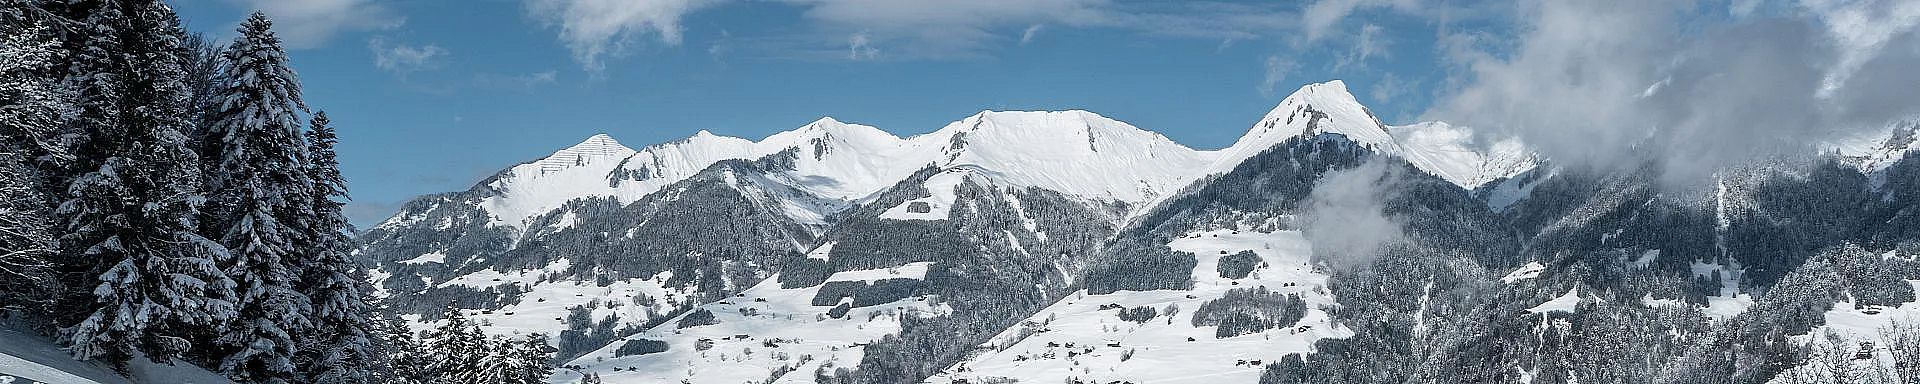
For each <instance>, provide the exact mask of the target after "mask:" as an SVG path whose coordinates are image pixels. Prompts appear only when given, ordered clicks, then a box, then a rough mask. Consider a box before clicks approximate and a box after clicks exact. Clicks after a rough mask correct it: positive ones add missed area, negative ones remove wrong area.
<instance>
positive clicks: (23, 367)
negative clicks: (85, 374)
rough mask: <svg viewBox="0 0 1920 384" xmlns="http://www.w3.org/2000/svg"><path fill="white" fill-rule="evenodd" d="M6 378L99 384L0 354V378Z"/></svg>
mask: <svg viewBox="0 0 1920 384" xmlns="http://www.w3.org/2000/svg"><path fill="white" fill-rule="evenodd" d="M6 376H19V377H20V378H24V379H27V380H33V381H35V382H42V383H47V384H99V383H100V382H98V381H93V380H87V379H85V378H81V377H80V376H74V375H73V374H71V373H66V372H63V371H61V370H58V369H53V367H48V366H45V365H40V364H39V363H34V362H31V361H27V359H22V358H18V357H14V356H13V355H7V354H0V378H4V377H6ZM15 382H17V381H15Z"/></svg>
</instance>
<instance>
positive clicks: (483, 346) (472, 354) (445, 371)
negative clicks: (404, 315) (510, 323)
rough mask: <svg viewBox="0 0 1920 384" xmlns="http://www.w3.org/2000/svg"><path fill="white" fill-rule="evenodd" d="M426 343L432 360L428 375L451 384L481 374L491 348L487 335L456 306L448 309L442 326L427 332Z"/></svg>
mask: <svg viewBox="0 0 1920 384" xmlns="http://www.w3.org/2000/svg"><path fill="white" fill-rule="evenodd" d="M423 342H424V344H425V348H423V349H424V350H425V352H426V355H427V359H428V360H429V362H428V363H427V366H428V367H429V368H430V369H429V371H430V373H429V374H428V376H431V377H433V378H434V379H435V380H442V381H451V382H467V381H465V380H467V379H470V378H472V376H471V375H472V374H474V373H478V372H480V371H481V368H482V367H481V361H482V360H483V359H484V357H485V356H486V354H487V349H489V348H488V347H489V345H488V344H487V338H486V335H484V334H482V333H480V329H479V328H477V327H475V326H474V325H473V322H471V321H468V320H467V316H466V315H463V314H461V313H460V309H459V308H453V307H448V308H447V315H446V318H445V319H444V320H443V321H442V322H441V323H440V326H438V327H435V328H434V329H432V330H429V331H427V335H426V340H424V341H423Z"/></svg>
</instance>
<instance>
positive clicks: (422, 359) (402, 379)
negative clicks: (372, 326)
mask: <svg viewBox="0 0 1920 384" xmlns="http://www.w3.org/2000/svg"><path fill="white" fill-rule="evenodd" d="M381 351H383V352H385V353H386V354H385V355H384V356H383V357H385V358H386V360H385V363H386V368H387V369H386V370H384V371H382V372H380V373H381V378H380V381H381V382H384V383H390V384H420V383H428V382H431V381H432V380H433V377H432V376H431V374H432V372H433V371H432V361H431V360H430V359H428V358H427V354H426V350H425V349H423V348H422V346H421V344H420V342H419V340H418V339H416V338H414V336H413V330H412V329H410V328H408V327H407V322H406V321H405V320H401V319H398V318H391V319H388V320H387V321H386V322H385V323H383V324H382V327H381Z"/></svg>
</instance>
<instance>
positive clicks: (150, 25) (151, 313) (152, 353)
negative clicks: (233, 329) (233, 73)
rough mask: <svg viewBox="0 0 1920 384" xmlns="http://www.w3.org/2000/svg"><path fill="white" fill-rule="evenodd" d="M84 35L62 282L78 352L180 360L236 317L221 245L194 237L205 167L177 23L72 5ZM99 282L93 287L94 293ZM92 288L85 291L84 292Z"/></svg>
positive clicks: (71, 342) (146, 8)
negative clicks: (192, 145)
mask: <svg viewBox="0 0 1920 384" xmlns="http://www.w3.org/2000/svg"><path fill="white" fill-rule="evenodd" d="M69 6H70V8H71V10H72V11H75V12H77V13H78V14H79V15H80V16H81V17H80V18H81V19H83V20H85V22H84V23H83V25H85V26H86V29H84V30H81V31H78V32H77V34H79V35H80V36H78V38H79V43H78V44H77V45H78V46H79V52H78V53H77V54H76V55H75V57H74V58H73V60H72V62H73V63H72V65H71V66H70V67H69V68H70V70H73V73H72V75H71V77H69V78H68V84H69V85H70V86H73V87H74V88H73V89H75V91H76V92H77V95H76V98H77V100H78V102H77V107H78V108H77V110H76V111H75V116H76V117H77V119H78V120H77V121H75V122H74V123H75V124H74V125H73V127H74V129H73V132H72V135H70V136H71V137H74V138H78V139H79V140H72V141H69V142H70V143H73V144H74V145H75V146H74V147H73V148H74V150H73V153H74V155H75V156H76V157H75V163H74V167H73V169H75V170H76V171H77V174H76V175H75V176H74V177H73V178H72V179H71V181H70V182H69V183H68V184H67V198H66V200H65V201H64V202H63V203H61V204H60V206H59V208H58V209H57V211H56V212H55V216H56V219H57V220H60V222H61V225H63V228H61V230H62V231H63V235H62V236H61V238H60V243H61V251H62V253H63V254H66V255H68V257H69V258H70V260H63V262H64V264H66V265H65V266H64V268H63V269H62V271H63V272H65V273H69V274H70V276H73V278H72V279H71V280H70V281H72V282H73V283H74V284H76V285H75V286H76V287H79V286H84V287H91V289H87V290H80V289H76V290H75V291H77V292H76V294H75V295H73V296H74V297H76V298H84V299H82V300H72V301H73V307H74V308H71V309H74V310H75V311H74V312H75V313H78V314H81V315H82V316H84V317H83V318H81V319H79V320H78V321H77V323H73V325H72V326H71V327H69V328H68V329H67V333H66V336H65V341H66V343H67V344H68V347H69V348H68V349H69V351H70V352H71V353H73V354H74V356H75V357H77V358H80V359H106V360H109V361H112V362H116V363H119V362H124V361H126V360H127V359H128V358H131V357H133V356H134V355H135V354H136V353H140V354H144V355H146V357H147V358H149V359H152V360H155V361H170V360H173V359H176V358H179V357H180V356H182V355H183V354H185V353H187V352H188V351H189V350H190V349H191V348H193V347H194V346H195V345H196V344H200V341H202V340H208V339H210V338H211V337H212V336H213V335H214V334H216V333H217V331H218V329H219V325H220V324H222V323H225V322H227V321H229V320H230V319H233V318H234V316H235V312H234V307H233V305H232V300H233V297H234V293H233V291H232V288H233V282H232V281H231V280H229V279H227V277H226V276H225V275H224V274H222V273H221V271H220V270H219V266H218V262H219V261H221V260H224V259H225V258H226V257H227V254H226V251H225V249H224V248H223V247H221V246H220V245H219V244H218V243H215V242H213V241H210V240H208V239H206V238H204V237H201V236H200V235H198V234H196V233H195V232H194V229H195V217H197V216H198V213H199V209H200V202H201V201H202V196H201V188H200V187H201V184H200V183H199V180H201V175H200V172H199V169H198V167H197V166H196V164H197V163H198V159H197V158H196V157H195V156H194V153H193V151H192V150H190V149H189V148H188V147H187V143H186V138H185V136H184V135H183V134H181V129H183V128H184V127H186V126H187V121H188V119H187V116H186V99H187V92H186V90H185V87H184V86H183V85H182V84H181V83H180V82H179V79H180V78H181V74H182V69H181V63H180V61H181V60H180V57H181V56H180V53H181V50H180V39H181V38H182V37H183V36H184V34H183V33H182V32H181V30H180V25H179V19H178V17H177V16H176V15H175V14H174V13H173V10H172V9H171V8H169V7H168V6H167V5H166V4H163V3H160V2H158V1H134V0H129V1H83V2H76V3H73V4H70V5H69ZM89 280H91V284H88V283H87V282H88V281H89ZM81 284H84V285H81Z"/></svg>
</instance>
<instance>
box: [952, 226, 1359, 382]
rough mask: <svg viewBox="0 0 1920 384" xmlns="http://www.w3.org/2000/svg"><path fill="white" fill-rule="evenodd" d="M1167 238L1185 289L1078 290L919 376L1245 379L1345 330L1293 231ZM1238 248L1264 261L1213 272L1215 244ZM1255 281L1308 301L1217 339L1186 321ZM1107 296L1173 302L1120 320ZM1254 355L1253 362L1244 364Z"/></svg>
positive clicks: (1139, 302) (1132, 302)
mask: <svg viewBox="0 0 1920 384" xmlns="http://www.w3.org/2000/svg"><path fill="white" fill-rule="evenodd" d="M1169 246H1170V247H1171V248H1173V249H1174V250H1179V251H1187V252H1193V253H1194V254H1195V255H1197V258H1198V261H1199V263H1198V265H1196V266H1195V267H1194V271H1193V280H1194V286H1193V289H1192V290H1159V291H1144V292H1133V291H1121V292H1115V293H1111V294H1105V295H1088V294H1085V291H1082V292H1081V293H1079V294H1075V295H1073V296H1070V297H1068V298H1067V299H1065V300H1062V301H1060V302H1058V303H1055V304H1054V305H1052V306H1049V307H1047V308H1046V309H1043V310H1041V311H1040V312H1039V313H1037V314H1034V315H1033V316H1032V317H1029V318H1027V319H1026V320H1025V321H1024V322H1023V323H1022V325H1018V326H1015V327H1014V328H1013V329H1010V330H1008V331H1006V332H1003V333H1001V334H1000V335H998V336H995V337H994V339H993V340H992V341H989V342H987V343H986V344H983V345H981V346H980V347H979V349H978V351H977V354H976V355H975V356H972V357H971V358H969V359H967V360H966V361H965V362H962V363H960V364H957V365H955V366H953V367H949V368H948V369H946V370H945V371H944V372H942V373H941V374H939V375H936V376H934V377H932V378H929V379H928V380H927V382H929V383H943V384H944V383H949V382H952V381H954V380H956V379H965V380H969V382H982V381H985V380H984V379H989V378H1012V379H1017V380H1020V382H1025V383H1058V382H1063V381H1064V380H1065V378H1068V377H1078V378H1082V379H1088V380H1090V381H1092V382H1100V383H1105V382H1109V381H1114V380H1119V381H1128V382H1134V383H1251V382H1255V381H1258V380H1259V377H1260V374H1261V370H1262V369H1263V366H1264V364H1266V363H1270V362H1273V361H1276V360H1279V359H1280V358H1281V357H1284V356H1286V355H1287V354H1291V353H1302V352H1308V351H1311V350H1312V348H1313V342H1314V341H1316V340H1319V339H1322V338H1328V337H1333V338H1343V337H1347V336H1351V335H1352V332H1351V331H1350V330H1348V329H1346V328H1339V327H1336V326H1334V325H1333V324H1332V323H1331V322H1330V321H1329V318H1328V315H1327V313H1326V312H1324V311H1322V310H1321V309H1320V306H1323V305H1332V304H1333V302H1334V300H1333V297H1331V296H1329V295H1328V294H1326V293H1325V290H1324V289H1325V288H1324V287H1325V284H1326V282H1327V276H1326V275H1324V274H1321V273H1317V272H1315V271H1314V270H1313V267H1312V266H1310V265H1308V260H1309V257H1310V255H1311V253H1312V250H1311V248H1310V246H1309V245H1308V243H1307V241H1306V239H1304V238H1302V237H1301V235H1300V233H1299V232H1294V231H1282V232H1274V233H1257V232H1238V233H1236V232H1234V231H1228V230H1217V231H1206V232H1196V233H1192V234H1188V235H1187V236H1182V237H1180V238H1178V239H1174V241H1173V242H1172V243H1170V244H1169ZM1243 250H1252V251H1253V252H1254V253H1255V254H1257V255H1259V256H1260V258H1261V259H1262V260H1263V261H1265V262H1266V263H1267V266H1265V267H1261V268H1259V269H1256V270H1254V272H1253V273H1252V274H1251V275H1249V276H1247V277H1246V278H1243V279H1226V278H1222V277H1220V275H1219V273H1218V272H1217V271H1216V269H1215V267H1216V265H1218V261H1219V259H1220V257H1221V256H1224V255H1223V254H1221V252H1222V251H1225V252H1227V253H1228V254H1232V253H1238V252H1240V251H1243ZM1236 283H1237V284H1236ZM1289 283H1291V285H1289ZM1261 286H1265V287H1267V289H1269V290H1273V291H1277V292H1283V293H1298V294H1300V297H1301V298H1302V299H1304V300H1306V302H1307V303H1308V305H1309V307H1310V308H1311V309H1309V310H1308V312H1307V316H1306V317H1305V318H1304V319H1301V320H1300V322H1298V323H1296V324H1294V325H1293V326H1291V327H1282V328H1278V329H1272V330H1268V331H1266V332H1262V333H1255V334H1248V335H1241V336H1235V337H1229V338H1224V339H1216V338H1214V328H1215V327H1212V326H1203V327H1195V326H1193V322H1192V321H1193V311H1194V310H1195V309H1198V308H1200V304H1201V303H1205V302H1207V301H1209V300H1213V299H1218V298H1220V297H1222V296H1224V295H1225V294H1226V292H1227V291H1228V290H1230V289H1234V288H1254V287H1261ZM1109 304H1117V305H1120V306H1124V307H1129V308H1131V307H1138V306H1152V307H1154V308H1156V309H1161V310H1164V309H1166V307H1167V306H1168V305H1169V304H1172V305H1178V306H1179V308H1180V311H1179V313H1178V314H1176V315H1174V316H1172V317H1171V318H1169V317H1168V316H1165V315H1164V311H1163V312H1162V315H1161V316H1158V317H1155V318H1154V319H1152V320H1149V321H1147V322H1146V323H1144V324H1140V323H1133V322H1128V321H1122V320H1120V319H1119V317H1118V316H1117V314H1116V312H1117V311H1115V310H1112V309H1107V310H1102V309H1100V307H1101V306H1103V305H1109ZM1189 338H1191V340H1192V341H1189ZM1068 345H1071V347H1069V346H1068ZM1115 345H1118V346H1115ZM1129 354H1131V356H1130V357H1129V356H1127V355H1129ZM1069 355H1071V356H1069ZM1256 360H1258V361H1260V363H1259V364H1253V363H1252V362H1253V361H1256Z"/></svg>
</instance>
